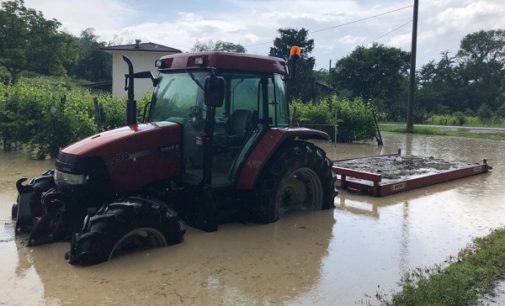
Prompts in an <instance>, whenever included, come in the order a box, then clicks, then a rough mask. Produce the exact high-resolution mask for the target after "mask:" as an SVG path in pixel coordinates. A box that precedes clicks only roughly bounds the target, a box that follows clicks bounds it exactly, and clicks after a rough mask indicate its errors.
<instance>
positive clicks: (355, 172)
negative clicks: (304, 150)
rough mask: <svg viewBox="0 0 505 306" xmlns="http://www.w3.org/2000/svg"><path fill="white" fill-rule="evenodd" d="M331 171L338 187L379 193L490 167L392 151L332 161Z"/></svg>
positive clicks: (435, 182)
mask: <svg viewBox="0 0 505 306" xmlns="http://www.w3.org/2000/svg"><path fill="white" fill-rule="evenodd" d="M332 169H333V173H335V175H336V176H337V184H338V186H339V187H340V188H341V189H348V190H357V191H360V192H363V193H366V194H370V195H373V196H377V197H381V196H387V195H391V194H395V193H399V192H403V191H408V190H412V189H416V188H420V187H425V186H429V185H434V184H438V183H442V182H447V181H451V180H455V179H459V178H463V177H467V176H472V175H476V174H482V173H486V172H488V171H489V170H490V169H492V168H491V167H490V166H489V165H488V164H487V161H486V160H485V159H484V160H483V161H482V164H478V163H470V162H465V161H450V162H449V161H445V160H443V159H437V158H433V157H418V156H402V155H401V151H400V150H398V153H396V154H387V155H378V156H368V157H361V158H353V159H344V160H335V161H333V166H332Z"/></svg>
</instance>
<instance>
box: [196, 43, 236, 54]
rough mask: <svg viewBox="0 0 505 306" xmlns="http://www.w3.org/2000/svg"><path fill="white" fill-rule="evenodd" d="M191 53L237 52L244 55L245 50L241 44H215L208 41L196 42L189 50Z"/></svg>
mask: <svg viewBox="0 0 505 306" xmlns="http://www.w3.org/2000/svg"><path fill="white" fill-rule="evenodd" d="M191 51H193V52H201V51H224V52H238V53H245V51H246V50H245V48H244V46H242V45H241V44H235V43H232V42H228V41H222V40H218V41H217V42H215V43H214V42H213V41H212V40H210V41H209V42H207V43H205V42H200V41H197V42H196V43H195V45H194V46H193V48H192V49H191Z"/></svg>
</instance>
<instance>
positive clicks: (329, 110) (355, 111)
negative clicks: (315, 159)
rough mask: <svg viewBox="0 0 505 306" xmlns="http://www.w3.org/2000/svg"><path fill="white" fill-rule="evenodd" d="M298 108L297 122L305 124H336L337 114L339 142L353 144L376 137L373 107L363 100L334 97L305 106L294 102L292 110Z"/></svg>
mask: <svg viewBox="0 0 505 306" xmlns="http://www.w3.org/2000/svg"><path fill="white" fill-rule="evenodd" d="M293 107H296V108H297V118H295V120H297V121H299V122H300V123H301V124H302V125H303V124H327V125H334V124H335V113H337V120H338V134H337V141H339V142H352V141H357V140H367V139H371V138H373V137H374V136H375V125H374V121H373V111H374V108H373V105H372V104H371V103H367V102H364V101H363V100H362V99H359V98H358V99H355V100H352V101H351V100H347V99H339V98H337V97H335V96H334V97H332V98H328V99H323V100H321V102H320V103H318V104H315V103H307V104H304V103H302V102H300V101H293V102H292V106H291V108H292V109H293Z"/></svg>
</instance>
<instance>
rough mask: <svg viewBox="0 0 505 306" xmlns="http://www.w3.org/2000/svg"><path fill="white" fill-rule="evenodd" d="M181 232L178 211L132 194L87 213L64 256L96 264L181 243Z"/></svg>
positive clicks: (80, 263) (85, 263) (70, 260)
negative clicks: (148, 249) (88, 214)
mask: <svg viewBox="0 0 505 306" xmlns="http://www.w3.org/2000/svg"><path fill="white" fill-rule="evenodd" d="M184 233H185V229H184V224H183V223H182V221H181V220H180V219H179V218H178V216H177V213H176V212H175V211H173V210H172V209H170V208H168V207H167V206H166V205H165V204H163V203H161V202H158V201H154V200H148V199H144V198H139V197H131V198H128V199H127V200H126V201H125V202H118V203H112V204H108V205H105V206H104V207H102V208H101V209H100V210H99V211H98V212H97V214H96V215H94V216H92V217H89V216H87V217H86V218H85V219H84V224H83V228H82V231H81V232H80V233H78V234H75V235H74V237H73V238H72V241H71V245H70V251H69V252H67V254H66V255H65V257H66V259H67V260H68V261H69V263H70V264H77V265H92V264H97V263H100V262H103V261H107V260H109V259H111V258H113V257H116V256H119V255H121V254H123V253H126V252H128V251H130V250H133V249H145V248H152V247H163V246H167V245H171V244H176V243H180V242H182V239H183V235H184Z"/></svg>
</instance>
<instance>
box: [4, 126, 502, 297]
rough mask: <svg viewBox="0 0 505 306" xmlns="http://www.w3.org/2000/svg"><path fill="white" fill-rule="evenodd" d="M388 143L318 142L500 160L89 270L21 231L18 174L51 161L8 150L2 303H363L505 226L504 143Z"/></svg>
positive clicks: (330, 149) (352, 151)
mask: <svg viewBox="0 0 505 306" xmlns="http://www.w3.org/2000/svg"><path fill="white" fill-rule="evenodd" d="M384 143H385V145H384V147H383V148H381V149H378V148H377V146H376V144H375V143H368V144H338V145H336V146H335V145H334V144H329V143H323V142H318V143H317V144H318V145H319V146H321V147H323V148H324V149H325V150H326V151H327V153H328V155H329V156H330V158H332V159H344V158H352V157H361V156H370V155H375V154H381V153H382V154H386V153H395V152H396V151H397V150H398V148H401V149H402V152H404V153H406V154H413V155H417V156H434V157H436V158H442V159H445V160H465V161H470V162H481V161H482V159H483V158H487V159H488V163H489V164H490V165H492V166H493V168H494V169H493V170H492V173H490V174H483V175H477V176H473V177H470V178H464V179H460V180H457V181H452V182H448V183H444V184H439V185H435V186H431V187H426V188H422V189H418V190H414V191H409V192H405V193H400V194H397V195H393V196H389V197H384V198H372V197H370V196H365V195H359V194H351V193H349V192H346V191H342V192H340V194H339V195H338V196H337V197H336V198H335V206H336V209H334V210H330V211H320V212H309V213H292V214H289V215H286V216H283V218H282V219H281V220H280V221H279V222H277V223H274V224H269V225H256V224H239V223H231V224H225V225H221V226H220V227H219V231H218V232H216V233H206V232H202V231H199V230H196V229H192V228H189V229H188V231H187V233H186V236H185V241H184V242H183V243H182V244H179V245H176V246H170V247H167V248H162V249H156V250H148V251H142V252H137V253H135V254H129V255H126V256H123V257H119V258H117V259H114V260H113V261H110V262H106V263H103V264H99V265H96V266H91V267H85V268H82V267H74V266H70V265H69V264H67V263H66V262H65V260H64V258H63V256H64V253H65V252H66V251H67V250H68V247H69V244H68V243H54V244H50V245H45V246H39V247H34V248H31V247H27V246H26V243H25V240H24V239H23V237H14V229H13V224H12V222H11V221H10V207H11V206H10V205H11V203H12V202H14V201H15V199H16V190H15V187H14V182H15V180H16V179H17V178H18V177H20V176H32V175H37V174H40V173H41V172H42V171H43V170H45V169H47V168H50V167H51V166H52V162H51V161H30V160H27V159H26V157H24V156H22V155H20V154H17V153H10V154H5V153H3V154H0V173H1V175H0V260H1V264H0V304H8V305H17V304H20V305H21V304H29V305H33V304H49V305H60V304H81V305H108V304H116V305H120V304H143V305H147V304H149V305H158V304H159V305H223V304H224V305H268V304H275V305H278V304H287V305H354V304H355V303H359V302H360V301H366V300H367V298H366V295H370V296H374V295H375V293H376V292H377V289H378V286H379V285H380V289H381V290H383V291H385V292H390V291H392V290H396V289H397V282H398V281H399V279H400V277H401V275H402V274H403V273H405V272H407V271H408V270H409V269H410V268H414V267H418V266H425V265H433V264H436V263H442V262H443V261H444V260H445V259H446V258H447V257H448V256H450V255H455V254H457V252H458V250H459V249H461V248H463V247H465V246H466V245H467V244H468V243H469V242H470V241H471V239H472V238H473V237H476V236H483V235H486V234H487V233H489V231H490V230H491V229H493V228H497V227H501V226H504V225H505V192H504V190H505V142H499V141H488V140H485V139H466V138H452V137H439V136H420V135H414V136H412V135H410V136H406V135H401V134H386V135H385V136H384ZM373 301H374V300H373V299H372V300H371V302H373Z"/></svg>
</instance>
